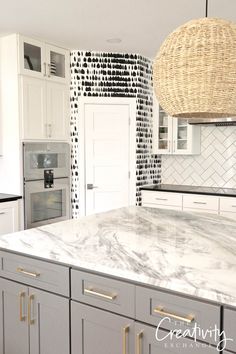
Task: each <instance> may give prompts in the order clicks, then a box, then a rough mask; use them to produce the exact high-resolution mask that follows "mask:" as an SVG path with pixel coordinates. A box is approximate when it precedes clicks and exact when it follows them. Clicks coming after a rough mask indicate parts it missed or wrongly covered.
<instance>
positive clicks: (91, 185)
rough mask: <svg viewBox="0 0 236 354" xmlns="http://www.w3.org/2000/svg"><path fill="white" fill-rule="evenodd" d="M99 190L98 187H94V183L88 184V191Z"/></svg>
mask: <svg viewBox="0 0 236 354" xmlns="http://www.w3.org/2000/svg"><path fill="white" fill-rule="evenodd" d="M95 188H98V186H94V185H93V184H92V183H88V184H87V189H95Z"/></svg>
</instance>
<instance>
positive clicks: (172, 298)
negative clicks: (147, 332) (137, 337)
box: [136, 286, 220, 345]
mask: <svg viewBox="0 0 236 354" xmlns="http://www.w3.org/2000/svg"><path fill="white" fill-rule="evenodd" d="M155 310H157V311H158V310H161V311H163V312H164V313H163V314H162V315H161V314H159V313H157V312H155ZM165 313H167V314H169V315H167V314H165ZM171 315H177V316H180V317H184V318H188V317H189V316H191V317H193V318H194V319H193V321H192V322H191V323H186V322H184V321H181V320H179V319H175V318H173V316H171ZM166 317H168V318H170V321H169V319H167V318H166ZM136 318H137V319H138V320H141V321H144V322H146V323H150V324H152V325H154V326H157V325H158V324H159V323H160V320H162V323H161V325H160V328H164V329H169V330H174V329H181V330H182V331H184V330H186V329H190V328H191V327H194V325H195V324H196V323H197V325H198V326H199V327H200V328H201V329H202V330H207V329H208V330H210V329H212V328H214V327H215V325H216V326H217V328H219V329H220V306H217V305H211V304H206V303H202V302H200V301H195V300H191V299H186V298H184V297H181V296H177V295H172V294H167V293H164V292H161V291H157V290H152V289H147V288H142V287H139V286H137V287H136ZM197 332H198V331H197ZM213 337H214V336H213ZM197 338H198V339H200V340H203V338H202V337H201V336H199V335H197ZM204 341H206V342H208V343H212V344H214V345H217V344H218V341H217V342H215V339H214V338H211V336H210V335H208V336H207V337H206V339H205V340H204Z"/></svg>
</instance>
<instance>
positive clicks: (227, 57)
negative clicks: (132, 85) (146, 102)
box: [153, 18, 236, 118]
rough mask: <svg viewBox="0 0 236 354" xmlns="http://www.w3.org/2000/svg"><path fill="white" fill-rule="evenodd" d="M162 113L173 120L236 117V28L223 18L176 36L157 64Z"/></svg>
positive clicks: (195, 23) (193, 24) (170, 38)
mask: <svg viewBox="0 0 236 354" xmlns="http://www.w3.org/2000/svg"><path fill="white" fill-rule="evenodd" d="M153 84H154V91H155V94H156V96H157V99H158V101H159V103H160V105H161V106H162V108H163V109H164V110H165V111H166V112H167V113H168V114H169V115H171V116H173V117H180V118H181V117H182V118H221V117H232V116H235V115H236V25H235V24H234V23H232V22H229V21H226V20H222V19H218V18H201V19H198V20H192V21H190V22H188V23H186V24H184V25H182V26H181V27H179V28H177V29H176V30H175V31H174V32H173V33H171V34H170V35H169V36H168V37H167V38H166V40H165V42H164V43H163V44H162V46H161V48H160V51H159V53H158V54H157V56H156V58H155V60H154V65H153Z"/></svg>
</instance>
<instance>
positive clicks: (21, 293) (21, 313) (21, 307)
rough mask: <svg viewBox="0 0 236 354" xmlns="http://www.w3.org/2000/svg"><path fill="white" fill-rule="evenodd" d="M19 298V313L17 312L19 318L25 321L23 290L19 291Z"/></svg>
mask: <svg viewBox="0 0 236 354" xmlns="http://www.w3.org/2000/svg"><path fill="white" fill-rule="evenodd" d="M19 299H20V314H19V319H20V321H25V320H26V316H25V315H23V302H24V299H25V292H24V291H21V292H20V293H19Z"/></svg>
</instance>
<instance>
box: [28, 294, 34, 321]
mask: <svg viewBox="0 0 236 354" xmlns="http://www.w3.org/2000/svg"><path fill="white" fill-rule="evenodd" d="M33 300H34V295H30V296H29V300H28V323H29V325H33V324H34V322H35V321H34V319H32V317H31V311H32V303H33Z"/></svg>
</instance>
